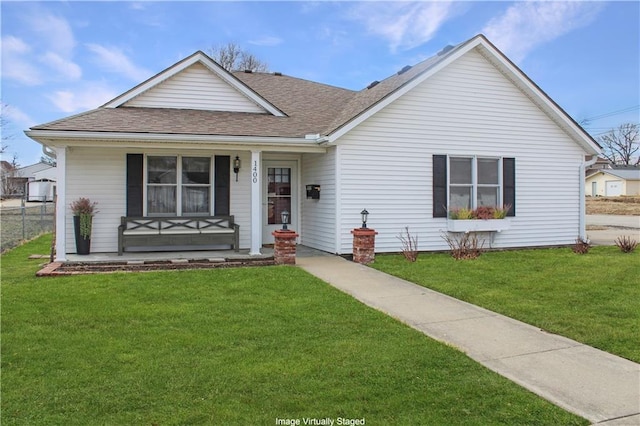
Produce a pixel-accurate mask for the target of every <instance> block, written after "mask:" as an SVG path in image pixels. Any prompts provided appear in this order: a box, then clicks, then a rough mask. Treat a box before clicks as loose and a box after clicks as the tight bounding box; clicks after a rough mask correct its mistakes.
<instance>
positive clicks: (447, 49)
mask: <svg viewBox="0 0 640 426" xmlns="http://www.w3.org/2000/svg"><path fill="white" fill-rule="evenodd" d="M451 49H453V46H452V45H450V44H447V45H446V46H445V47H443V48H442V50H441V51H439V52H438V56H442V55H444V54H445V53H447V52H448V51H450V50H451Z"/></svg>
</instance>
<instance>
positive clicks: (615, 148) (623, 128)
mask: <svg viewBox="0 0 640 426" xmlns="http://www.w3.org/2000/svg"><path fill="white" fill-rule="evenodd" d="M598 142H600V145H602V155H604V156H605V158H606V159H607V160H609V161H611V162H612V163H613V164H623V165H638V164H640V156H638V155H637V154H638V151H640V127H638V125H637V124H634V123H625V124H621V125H620V126H619V127H618V128H616V129H611V130H610V131H609V132H608V133H606V134H604V135H602V136H600V137H599V138H598ZM634 155H635V157H634Z"/></svg>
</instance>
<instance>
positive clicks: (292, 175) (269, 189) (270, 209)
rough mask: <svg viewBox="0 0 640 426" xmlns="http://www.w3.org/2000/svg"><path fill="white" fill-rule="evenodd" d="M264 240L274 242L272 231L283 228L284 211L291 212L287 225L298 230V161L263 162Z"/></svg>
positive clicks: (267, 242) (264, 241) (268, 242)
mask: <svg viewBox="0 0 640 426" xmlns="http://www.w3.org/2000/svg"><path fill="white" fill-rule="evenodd" d="M262 169H263V171H264V172H263V173H264V176H263V182H264V188H263V194H264V196H263V213H262V217H263V223H262V232H263V234H262V242H263V243H264V244H273V235H271V233H272V232H273V231H275V230H276V229H281V228H282V212H283V211H287V212H289V221H288V224H287V226H288V227H289V228H290V229H293V230H297V217H298V215H297V213H298V209H297V206H298V197H297V195H298V189H297V188H298V186H297V173H298V169H297V162H295V161H265V162H264V164H263V168H262Z"/></svg>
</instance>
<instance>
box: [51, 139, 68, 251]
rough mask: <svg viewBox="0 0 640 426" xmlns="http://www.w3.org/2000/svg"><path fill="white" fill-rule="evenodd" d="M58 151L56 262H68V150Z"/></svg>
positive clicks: (61, 149) (61, 148)
mask: <svg viewBox="0 0 640 426" xmlns="http://www.w3.org/2000/svg"><path fill="white" fill-rule="evenodd" d="M55 151H56V161H57V167H56V181H57V182H56V218H55V221H56V234H55V236H54V237H55V239H56V256H55V259H54V260H55V261H56V262H64V261H66V260H67V221H66V214H67V183H66V179H65V177H66V168H67V148H66V147H57V148H56V149H55Z"/></svg>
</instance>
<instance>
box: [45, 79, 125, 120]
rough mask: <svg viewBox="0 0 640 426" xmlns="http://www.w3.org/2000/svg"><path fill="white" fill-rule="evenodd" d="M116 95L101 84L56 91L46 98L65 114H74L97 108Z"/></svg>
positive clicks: (87, 84) (83, 85)
mask: <svg viewBox="0 0 640 426" xmlns="http://www.w3.org/2000/svg"><path fill="white" fill-rule="evenodd" d="M116 96H117V93H116V92H115V91H113V90H111V89H110V88H108V87H106V86H105V85H104V84H102V83H86V84H82V85H80V86H79V87H74V89H73V90H71V89H68V90H58V91H56V92H54V93H51V94H49V95H47V98H48V99H49V100H50V101H51V102H52V103H53V104H54V105H55V106H56V108H58V109H59V110H60V111H62V112H65V113H74V112H78V111H83V110H89V109H94V108H97V107H99V106H100V105H102V104H104V103H105V102H107V101H109V100H111V99H113V98H115V97H116Z"/></svg>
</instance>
